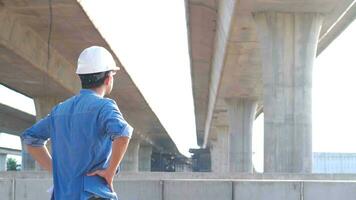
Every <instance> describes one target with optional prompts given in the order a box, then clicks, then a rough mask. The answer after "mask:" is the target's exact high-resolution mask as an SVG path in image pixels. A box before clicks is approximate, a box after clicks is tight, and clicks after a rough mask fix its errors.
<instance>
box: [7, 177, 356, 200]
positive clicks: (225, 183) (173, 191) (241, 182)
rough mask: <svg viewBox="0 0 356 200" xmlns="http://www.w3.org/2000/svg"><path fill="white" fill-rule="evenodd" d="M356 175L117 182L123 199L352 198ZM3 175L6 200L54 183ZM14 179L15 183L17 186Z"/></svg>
mask: <svg viewBox="0 0 356 200" xmlns="http://www.w3.org/2000/svg"><path fill="white" fill-rule="evenodd" d="M146 175H147V176H146ZM262 176H264V177H262ZM355 176H356V175H355V174H353V175H337V174H334V175H320V174H314V175H311V174H309V175H293V176H291V175H288V174H285V175H283V174H274V175H271V174H270V175H261V176H259V175H257V176H256V175H254V176H252V175H246V174H245V175H244V174H239V175H237V174H235V175H231V178H230V179H227V178H226V177H227V176H226V177H224V176H221V175H217V174H215V175H214V176H212V173H122V174H121V175H120V176H119V177H117V178H116V179H115V181H114V187H115V191H116V192H117V193H118V195H119V197H121V199H140V200H173V199H179V200H181V199H184V200H190V199H192V200H193V199H194V200H195V199H206V200H210V199H211V200H216V199H219V200H220V199H222V200H224V199H228V200H271V199H276V200H279V199H281V200H282V199H283V200H284V199H288V200H289V199H291V200H294V199H296V200H302V199H305V200H324V199H326V200H339V199H343V200H353V199H354V197H355V191H356V188H355V187H356V182H355V180H356V179H355ZM0 177H1V178H0V196H1V197H2V198H1V199H3V197H9V198H8V199H11V200H14V199H15V200H17V199H18V200H23V199H25V200H41V199H48V195H49V194H47V193H46V191H47V189H48V188H49V186H50V185H51V179H50V178H49V174H47V173H39V172H37V173H8V172H7V173H4V172H1V173H0ZM30 177H32V178H30ZM254 177H255V178H254ZM222 178H225V180H221V179H222ZM281 179H285V180H281ZM317 179H319V180H317ZM331 179H335V180H333V181H331ZM347 179H353V180H347ZM13 181H15V182H16V186H15V187H14V185H13ZM14 189H15V192H16V193H15V198H14V196H13V195H14V194H13V190H14ZM5 200H7V199H6V198H5Z"/></svg>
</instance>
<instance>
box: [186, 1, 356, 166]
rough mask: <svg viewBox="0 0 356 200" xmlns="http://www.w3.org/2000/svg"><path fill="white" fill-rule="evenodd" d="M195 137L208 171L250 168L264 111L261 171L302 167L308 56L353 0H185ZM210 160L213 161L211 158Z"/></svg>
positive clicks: (307, 158) (340, 22)
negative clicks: (207, 154)
mask: <svg viewBox="0 0 356 200" xmlns="http://www.w3.org/2000/svg"><path fill="white" fill-rule="evenodd" d="M186 8H187V13H188V19H187V23H188V27H189V40H190V43H189V44H190V55H191V71H192V79H193V93H194V101H195V114H196V127H197V139H198V143H199V145H200V146H201V147H204V148H205V147H207V148H210V149H211V155H212V166H213V170H216V171H221V170H222V171H231V172H234V171H235V172H236V171H239V172H252V170H253V167H252V147H251V145H252V124H253V120H254V119H255V117H257V116H258V114H260V113H261V112H262V111H263V112H264V116H265V122H264V123H265V125H264V127H265V134H264V135H265V136H264V143H265V149H264V152H265V161H264V164H265V167H266V168H265V170H267V171H268V172H286V173H287V172H298V173H299V172H310V169H311V136H312V134H311V82H312V80H311V77H312V67H313V62H314V59H315V57H316V56H317V55H318V54H320V53H321V52H322V51H323V50H324V49H325V48H326V47H327V46H328V45H329V44H330V43H331V42H332V41H333V40H334V39H335V38H336V37H337V36H338V35H339V34H340V33H341V32H342V31H343V30H344V29H345V28H346V27H347V26H348V25H349V24H350V23H351V22H352V21H353V20H354V19H355V16H356V2H355V1H354V0H340V1H335V0H327V1H325V0H310V1H294V0H276V1H270V0H240V1H237V0H219V1H214V0H187V1H186ZM214 163H215V164H214Z"/></svg>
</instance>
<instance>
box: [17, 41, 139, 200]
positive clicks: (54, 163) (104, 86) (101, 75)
mask: <svg viewBox="0 0 356 200" xmlns="http://www.w3.org/2000/svg"><path fill="white" fill-rule="evenodd" d="M119 69H120V68H119V67H116V65H115V61H114V59H113V57H112V55H111V54H110V52H109V51H107V50H106V49H105V48H103V47H98V46H92V47H89V48H87V49H85V50H84V51H83V52H82V53H81V54H80V56H79V59H78V66H77V71H76V73H77V74H78V75H79V77H80V80H81V84H82V90H81V91H80V93H79V94H77V95H76V96H73V97H71V98H69V99H67V100H66V101H64V102H62V103H60V104H58V105H57V106H55V107H54V108H53V109H52V111H51V112H50V113H49V114H48V116H47V117H45V118H44V119H42V120H41V121H39V122H37V123H36V124H35V125H34V126H32V127H31V128H29V129H27V130H26V131H25V132H24V133H23V134H22V139H23V141H24V143H25V144H27V149H28V152H29V153H30V154H31V155H32V157H33V158H34V159H35V160H36V161H37V162H38V163H39V164H40V165H41V166H42V167H43V168H44V169H46V170H47V171H49V172H52V174H53V183H54V190H53V194H52V199H55V200H79V199H80V200H84V199H85V200H86V199H117V196H116V193H115V192H114V190H113V178H114V175H115V173H116V171H117V168H118V166H119V164H120V162H121V160H122V158H123V156H124V153H125V151H126V149H127V146H128V143H129V139H130V138H131V135H132V131H133V128H132V127H131V126H130V125H129V124H128V123H127V122H126V121H125V120H124V118H123V116H122V115H121V113H120V111H119V109H118V107H117V105H116V103H115V101H114V100H111V99H108V98H104V96H105V95H108V94H110V92H111V90H112V87H113V82H114V78H113V76H114V75H115V73H116V71H118V70H119ZM48 139H50V140H51V144H52V158H51V155H50V154H49V153H48V150H47V148H46V146H45V143H46V141H47V140H48Z"/></svg>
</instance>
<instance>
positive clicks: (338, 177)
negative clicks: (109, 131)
mask: <svg viewBox="0 0 356 200" xmlns="http://www.w3.org/2000/svg"><path fill="white" fill-rule="evenodd" d="M0 178H8V179H12V178H20V179H26V178H29V179H40V178H44V179H49V178H51V175H50V174H48V173H47V172H44V171H34V172H0ZM116 178H117V179H120V180H171V179H172V180H177V179H179V180H182V179H184V180H186V179H208V180H216V179H218V180H221V179H226V180H230V179H231V180H232V179H236V180H246V181H248V180H250V181H251V180H283V181H329V182H333V181H339V182H340V181H341V182H352V181H355V180H356V174H309V173H308V174H289V173H273V174H270V173H265V174H249V173H206V172H202V173H199V172H174V173H169V172H120V174H119V175H118V176H117V177H116Z"/></svg>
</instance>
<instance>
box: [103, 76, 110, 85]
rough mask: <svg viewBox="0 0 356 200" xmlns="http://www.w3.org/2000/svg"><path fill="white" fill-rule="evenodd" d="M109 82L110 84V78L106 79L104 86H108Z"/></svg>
mask: <svg viewBox="0 0 356 200" xmlns="http://www.w3.org/2000/svg"><path fill="white" fill-rule="evenodd" d="M109 82H110V76H108V77H106V79H105V80H104V84H105V85H109Z"/></svg>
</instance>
